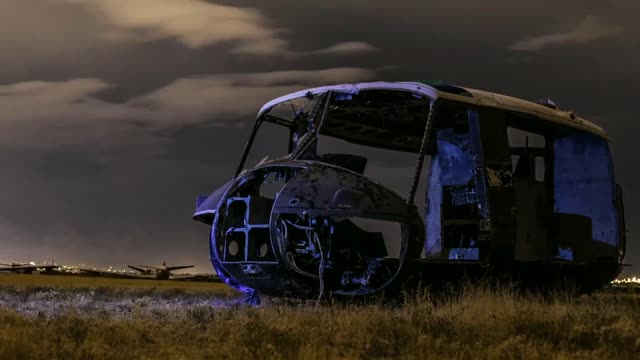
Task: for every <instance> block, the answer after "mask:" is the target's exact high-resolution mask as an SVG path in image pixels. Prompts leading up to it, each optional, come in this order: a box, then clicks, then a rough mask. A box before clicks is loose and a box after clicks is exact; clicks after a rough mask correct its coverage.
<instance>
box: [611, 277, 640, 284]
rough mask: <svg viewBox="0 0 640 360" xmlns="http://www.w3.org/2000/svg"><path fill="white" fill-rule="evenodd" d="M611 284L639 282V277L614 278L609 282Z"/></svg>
mask: <svg viewBox="0 0 640 360" xmlns="http://www.w3.org/2000/svg"><path fill="white" fill-rule="evenodd" d="M611 283H612V284H632V283H633V284H640V278H637V277H635V276H634V277H631V278H626V279H615V280H613V281H612V282H611Z"/></svg>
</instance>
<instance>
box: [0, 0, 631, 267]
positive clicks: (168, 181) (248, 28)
mask: <svg viewBox="0 0 640 360" xmlns="http://www.w3.org/2000/svg"><path fill="white" fill-rule="evenodd" d="M558 3H559V2H557V1H522V0H509V1H507V0H503V1H498V0H488V1H483V2H478V1H471V0H469V1H455V2H452V1H445V0H435V1H417V0H414V1H403V0H397V1H371V0H368V1H363V0H352V1H341V2H337V1H314V2H307V1H294V0H270V1H258V0H253V1H245V0H240V1H231V0H227V1H216V2H206V1H198V0H3V1H2V9H1V10H0V45H1V48H0V168H1V169H2V176H0V261H1V260H16V261H23V260H36V261H43V260H48V259H51V258H55V260H56V262H58V263H63V264H77V263H84V264H91V265H94V266H105V265H117V266H122V265H126V264H128V263H156V264H157V263H161V262H162V261H163V260H166V261H167V262H168V263H169V264H175V263H189V264H196V265H197V266H198V270H200V271H211V269H210V265H209V263H208V257H209V256H208V243H207V237H208V229H207V227H206V226H205V225H203V224H200V223H197V222H194V221H193V220H191V215H192V213H193V209H194V203H195V198H196V196H197V195H199V194H207V193H210V192H211V191H212V190H214V189H215V188H217V187H218V186H219V185H221V184H222V183H223V182H225V181H226V180H228V178H229V177H230V176H231V175H232V172H233V170H234V169H235V166H236V165H237V163H238V161H239V158H240V155H241V153H240V152H241V151H242V149H243V147H244V143H245V141H246V139H247V137H248V135H249V131H250V126H251V123H252V122H253V121H254V116H255V113H256V112H257V110H258V108H259V107H260V105H261V104H262V103H264V102H266V101H268V100H270V99H271V98H274V97H277V96H280V95H283V94H286V93H289V92H292V91H296V90H300V89H304V88H306V87H311V86H317V85H327V84H333V83H344V82H357V81H370V80H388V81H394V80H398V81H404V80H417V79H421V80H437V79H441V80H444V81H445V82H448V83H453V84H458V85H462V86H469V87H473V88H478V89H484V90H489V91H495V92H499V93H505V94H508V95H513V96H517V97H521V98H524V99H529V100H538V99H540V98H545V97H549V98H551V99H553V100H554V101H555V102H556V103H557V104H558V105H559V107H561V108H562V109H566V110H576V112H577V113H578V114H579V115H580V116H581V117H584V118H586V119H588V120H591V121H593V122H595V123H597V124H599V125H601V126H603V127H604V128H605V129H606V130H607V132H608V133H609V135H610V137H611V139H612V149H613V156H614V161H615V169H616V176H617V181H618V182H619V183H620V184H621V185H622V186H623V188H624V191H625V198H624V200H625V205H626V219H627V227H628V228H629V230H630V231H631V232H630V233H629V246H628V249H627V250H628V252H627V258H626V261H625V262H627V263H635V264H637V265H636V267H632V268H630V269H628V270H627V271H626V274H627V275H630V274H640V245H637V244H636V243H634V241H635V240H636V234H637V233H638V230H636V226H637V225H638V224H640V205H639V204H640V186H638V185H637V184H638V183H640V170H639V169H638V166H639V164H638V160H639V158H638V156H637V154H638V150H637V148H636V147H637V146H638V143H640V141H639V140H638V139H639V138H640V122H638V121H637V119H636V118H637V116H638V115H637V113H638V110H637V104H638V99H637V97H638V96H639V94H638V93H639V92H640V85H638V84H640V62H639V61H638V60H637V59H638V58H639V57H640V25H638V20H637V14H638V13H640V2H638V1H636V0H618V1H616V0H612V1H602V0H599V1H593V0H575V1H573V0H569V1H563V2H562V5H559V4H558ZM261 146H263V147H264V148H265V149H266V148H272V150H273V153H274V154H284V153H285V152H286V151H285V150H286V144H285V143H284V142H282V141H281V140H280V139H279V138H276V137H273V138H271V137H267V138H266V139H263V143H262V144H261ZM412 161H413V160H412ZM412 163H413V162H412ZM412 163H411V164H412ZM370 166H372V167H373V171H374V172H380V173H389V172H393V171H398V174H400V173H402V174H403V175H402V176H407V177H409V178H410V177H411V174H412V172H411V171H409V172H408V173H407V172H406V171H405V172H401V171H400V170H407V169H409V167H407V169H399V168H397V167H398V165H397V164H396V163H395V162H393V160H390V159H387V158H380V159H378V160H377V161H376V160H373V161H372V162H371V163H370ZM392 166H393V168H392V169H394V170H387V168H389V167H392ZM407 166H410V165H407ZM409 182H410V179H409Z"/></svg>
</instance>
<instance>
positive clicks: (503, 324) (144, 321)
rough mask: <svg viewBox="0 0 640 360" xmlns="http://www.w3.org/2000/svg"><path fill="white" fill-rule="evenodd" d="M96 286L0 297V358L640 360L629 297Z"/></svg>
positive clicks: (10, 289)
mask: <svg viewBox="0 0 640 360" xmlns="http://www.w3.org/2000/svg"><path fill="white" fill-rule="evenodd" d="M16 276H17V275H16ZM36 277H37V276H34V281H35V278H36ZM4 280H6V279H4ZM4 280H3V279H2V276H0V281H4ZM16 281H18V282H20V281H23V279H20V280H16ZM24 281H25V282H26V280H24ZM37 281H40V279H38V280H37ZM61 281H62V280H61ZM100 281H101V282H102V281H114V282H112V283H110V285H109V286H104V287H103V288H102V289H103V290H102V291H100V290H98V289H99V288H92V287H91V286H90V285H89V286H88V287H77V286H75V285H71V286H73V287H71V288H64V287H63V286H58V287H55V288H54V287H52V288H49V289H47V288H42V287H41V286H42V284H39V285H37V286H35V287H34V286H28V285H26V284H25V283H21V284H19V285H17V284H15V283H13V284H12V285H10V286H4V287H0V359H45V358H46V359H58V358H59V359H62V358H64V359H132V358H133V359H157V358H166V359H201V358H203V359H210V358H211V359H212V358H216V359H217V358H222V359H253V358H255V359H281V358H286V359H289V358H294V359H295V358H309V359H313V358H318V359H324V358H407V359H416V358H473V359H475V358H479V359H552V358H556V359H564V358H594V359H633V358H640V355H639V354H640V295H638V293H637V292H635V291H626V290H624V289H622V291H621V290H620V288H618V289H617V290H616V291H611V290H610V291H602V292H599V293H597V294H594V295H592V296H581V297H577V298H575V297H566V296H562V295H558V296H556V297H553V298H551V299H549V298H547V299H543V298H540V297H535V296H533V297H531V296H530V297H523V296H519V295H515V294H512V293H510V292H509V291H506V290H505V291H488V290H486V289H483V288H473V289H469V290H467V291H466V292H465V293H464V294H463V295H462V296H461V297H457V298H451V299H449V300H448V301H446V302H444V303H441V302H439V301H434V300H433V299H431V298H429V296H428V295H425V296H420V297H416V298H415V299H412V300H410V301H408V302H407V303H406V304H405V305H403V306H399V307H394V308H390V307H385V306H382V305H370V306H345V305H325V306H314V305H313V304H309V305H301V306H280V305H273V304H272V305H265V306H260V307H257V308H249V307H244V306H239V305H234V303H233V299H234V295H233V294H232V293H230V292H228V291H226V290H222V289H219V290H221V291H215V290H212V291H211V292H208V291H200V290H198V291H192V290H191V289H178V290H170V288H165V289H162V290H158V288H153V287H148V288H147V289H139V288H137V287H132V286H126V287H118V286H120V285H118V283H117V282H119V281H123V280H112V279H100ZM125 281H129V280H125ZM142 283H146V282H144V281H142V282H141V286H146V284H145V285H142ZM101 284H103V285H104V284H106V283H101ZM175 284H176V286H187V285H184V284H182V283H175ZM58 285H60V283H58ZM194 285H195V284H194ZM209 285H210V286H212V288H215V287H216V286H217V287H220V286H223V285H221V284H209ZM167 286H169V285H167ZM197 286H200V285H197ZM105 289H109V290H105ZM30 303H31V304H36V305H35V306H34V307H32V308H29V307H28V306H27V305H24V304H30ZM47 304H49V305H47ZM105 304H107V305H109V306H111V307H108V306H107V305H105ZM48 306H49V307H52V309H50V310H47V307H48Z"/></svg>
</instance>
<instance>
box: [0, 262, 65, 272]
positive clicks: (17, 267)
mask: <svg viewBox="0 0 640 360" xmlns="http://www.w3.org/2000/svg"><path fill="white" fill-rule="evenodd" d="M59 267H60V266H59V265H56V264H55V263H52V264H43V265H36V263H34V262H30V263H16V262H12V263H10V264H4V263H0V271H1V272H13V273H23V274H31V273H33V272H34V271H42V270H44V271H45V272H52V271H53V270H55V269H58V268H59Z"/></svg>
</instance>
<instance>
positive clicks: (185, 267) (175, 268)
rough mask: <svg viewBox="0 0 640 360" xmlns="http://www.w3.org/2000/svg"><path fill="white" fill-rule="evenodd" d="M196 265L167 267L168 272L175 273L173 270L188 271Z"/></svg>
mask: <svg viewBox="0 0 640 360" xmlns="http://www.w3.org/2000/svg"><path fill="white" fill-rule="evenodd" d="M194 266H195V265H181V266H167V270H168V271H173V270H180V269H188V268H192V267H194Z"/></svg>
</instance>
